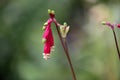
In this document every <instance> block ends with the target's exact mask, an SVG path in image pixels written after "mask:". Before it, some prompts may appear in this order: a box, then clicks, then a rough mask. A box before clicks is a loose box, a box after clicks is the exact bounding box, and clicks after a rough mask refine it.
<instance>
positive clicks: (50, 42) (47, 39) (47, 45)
mask: <svg viewBox="0 0 120 80" xmlns="http://www.w3.org/2000/svg"><path fill="white" fill-rule="evenodd" d="M48 13H49V15H50V18H49V19H48V20H47V22H45V23H44V26H43V28H42V30H44V33H43V38H42V42H43V43H44V51H43V58H44V59H45V60H47V59H48V58H50V53H51V51H54V38H53V34H52V30H51V23H52V22H53V23H55V24H56V25H57V26H59V27H60V32H61V36H62V38H65V37H66V35H67V33H68V31H69V26H67V24H66V23H64V25H61V24H59V23H58V22H57V20H56V19H55V12H54V10H50V9H48Z"/></svg>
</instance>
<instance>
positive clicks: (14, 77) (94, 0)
mask: <svg viewBox="0 0 120 80" xmlns="http://www.w3.org/2000/svg"><path fill="white" fill-rule="evenodd" d="M48 9H54V10H55V12H56V19H57V20H58V21H59V23H61V24H62V23H63V22H67V23H68V24H69V25H70V32H69V34H68V36H67V42H68V47H69V50H70V56H71V59H72V63H73V66H74V69H75V73H76V76H77V80H120V62H119V59H118V56H117V51H116V48H115V42H114V38H113V34H112V31H111V29H110V28H108V27H106V26H103V25H101V21H103V20H105V21H111V22H112V23H119V22H120V0H0V76H1V77H0V80H72V76H71V73H70V68H69V64H68V61H67V59H66V56H65V54H64V51H63V48H62V46H61V44H60V40H59V38H58V35H57V32H56V29H55V26H54V24H53V25H52V29H53V34H54V38H55V47H56V48H55V51H54V52H53V53H52V54H51V58H50V59H49V60H48V61H45V60H44V59H43V55H42V53H43V44H42V42H41V39H42V34H43V31H42V26H43V24H44V22H46V20H47V19H48V18H49V15H48V14H47V10H48ZM115 30H116V34H117V37H118V43H119V45H120V36H119V34H120V29H117V28H115Z"/></svg>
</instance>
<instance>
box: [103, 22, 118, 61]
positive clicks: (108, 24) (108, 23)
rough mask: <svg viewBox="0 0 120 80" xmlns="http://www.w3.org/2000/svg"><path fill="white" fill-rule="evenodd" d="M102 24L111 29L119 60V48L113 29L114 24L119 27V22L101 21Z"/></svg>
mask: <svg viewBox="0 0 120 80" xmlns="http://www.w3.org/2000/svg"><path fill="white" fill-rule="evenodd" d="M102 24H103V25H107V26H108V27H110V28H111V29H112V31H113V36H114V40H115V45H116V49H117V53H118V57H119V60H120V50H119V47H118V42H117V36H116V33H115V30H114V27H115V26H117V27H118V28H120V24H111V23H110V22H104V21H103V22H102Z"/></svg>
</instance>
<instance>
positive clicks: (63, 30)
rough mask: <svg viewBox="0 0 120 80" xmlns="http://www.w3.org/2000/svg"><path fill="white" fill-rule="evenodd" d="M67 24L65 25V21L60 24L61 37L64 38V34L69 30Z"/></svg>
mask: <svg viewBox="0 0 120 80" xmlns="http://www.w3.org/2000/svg"><path fill="white" fill-rule="evenodd" d="M69 28H70V27H69V26H67V23H64V24H63V25H60V33H61V36H62V38H66V35H67V33H68V31H69Z"/></svg>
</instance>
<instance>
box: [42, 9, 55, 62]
mask: <svg viewBox="0 0 120 80" xmlns="http://www.w3.org/2000/svg"><path fill="white" fill-rule="evenodd" d="M48 13H49V14H50V18H49V19H48V20H47V22H46V23H44V26H43V28H42V29H43V30H44V33H43V38H42V42H43V43H44V51H43V58H44V59H45V60H47V59H48V58H50V53H51V51H54V39H53V34H52V30H51V23H52V22H53V18H54V11H53V10H52V11H51V12H50V10H48Z"/></svg>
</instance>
